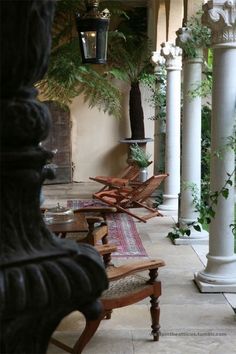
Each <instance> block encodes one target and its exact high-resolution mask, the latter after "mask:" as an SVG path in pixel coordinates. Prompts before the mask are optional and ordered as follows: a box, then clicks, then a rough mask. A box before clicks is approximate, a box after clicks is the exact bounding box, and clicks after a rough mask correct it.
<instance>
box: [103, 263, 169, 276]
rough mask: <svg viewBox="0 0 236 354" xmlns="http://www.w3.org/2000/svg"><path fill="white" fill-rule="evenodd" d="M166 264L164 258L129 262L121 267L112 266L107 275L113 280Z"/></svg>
mask: <svg viewBox="0 0 236 354" xmlns="http://www.w3.org/2000/svg"><path fill="white" fill-rule="evenodd" d="M164 265H165V262H164V261H163V260H162V259H156V260H147V261H140V262H135V263H128V264H125V265H122V266H119V267H110V268H109V269H108V270H107V276H108V279H109V281H113V280H118V279H121V278H123V277H124V276H128V275H131V274H135V273H138V272H142V271H145V270H151V269H157V268H160V267H163V266H164Z"/></svg>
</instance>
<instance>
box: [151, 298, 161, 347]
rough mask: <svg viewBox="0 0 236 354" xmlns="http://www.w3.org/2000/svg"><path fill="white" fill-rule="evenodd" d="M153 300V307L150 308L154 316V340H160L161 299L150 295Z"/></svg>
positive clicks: (152, 316)
mask: <svg viewBox="0 0 236 354" xmlns="http://www.w3.org/2000/svg"><path fill="white" fill-rule="evenodd" d="M150 298H151V300H150V303H151V308H150V313H151V318H152V326H151V327H152V335H153V340H154V341H158V340H159V334H160V325H159V320H160V307H159V301H158V297H156V296H154V295H151V296H150Z"/></svg>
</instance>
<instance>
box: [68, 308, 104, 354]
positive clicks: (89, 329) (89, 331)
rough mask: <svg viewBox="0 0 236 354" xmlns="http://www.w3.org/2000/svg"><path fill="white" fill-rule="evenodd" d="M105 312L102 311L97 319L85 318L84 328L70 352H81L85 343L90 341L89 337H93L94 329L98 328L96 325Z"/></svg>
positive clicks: (77, 353)
mask: <svg viewBox="0 0 236 354" xmlns="http://www.w3.org/2000/svg"><path fill="white" fill-rule="evenodd" d="M104 316H105V313H102V315H101V316H100V317H99V318H98V319H97V320H87V319H86V325H85V328H84V330H83V332H82V334H81V336H80V337H79V339H78V340H77V342H76V343H75V345H74V347H73V351H72V352H71V353H72V354H81V353H82V351H83V349H84V347H85V346H86V344H87V343H88V342H89V341H90V339H91V338H92V337H93V335H94V334H95V332H96V330H97V329H98V326H99V325H100V322H101V321H102V319H103V318H104Z"/></svg>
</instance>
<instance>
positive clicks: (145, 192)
mask: <svg viewBox="0 0 236 354" xmlns="http://www.w3.org/2000/svg"><path fill="white" fill-rule="evenodd" d="M167 176H168V174H161V175H157V176H152V177H150V178H149V179H148V180H147V181H145V182H143V183H142V184H140V185H139V186H138V187H137V188H135V189H133V191H132V192H131V193H130V195H129V201H130V202H140V203H142V202H144V201H145V200H146V199H147V198H149V197H150V196H151V195H152V193H153V192H154V191H155V190H156V189H157V188H158V187H159V185H160V184H161V183H162V182H163V181H164V179H165V178H166V177H167Z"/></svg>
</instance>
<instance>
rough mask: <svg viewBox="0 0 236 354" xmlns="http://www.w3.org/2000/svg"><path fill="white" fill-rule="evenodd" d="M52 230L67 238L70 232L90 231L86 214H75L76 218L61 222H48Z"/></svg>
mask: <svg viewBox="0 0 236 354" xmlns="http://www.w3.org/2000/svg"><path fill="white" fill-rule="evenodd" d="M47 226H48V228H49V230H50V231H52V232H53V233H54V234H56V235H57V236H58V237H60V238H65V237H66V234H67V233H68V232H70V233H74V232H88V231H89V227H88V223H87V220H86V217H85V215H84V214H80V213H78V214H74V220H73V221H71V222H65V223H61V224H47Z"/></svg>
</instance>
